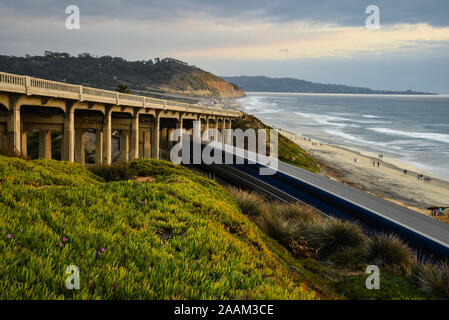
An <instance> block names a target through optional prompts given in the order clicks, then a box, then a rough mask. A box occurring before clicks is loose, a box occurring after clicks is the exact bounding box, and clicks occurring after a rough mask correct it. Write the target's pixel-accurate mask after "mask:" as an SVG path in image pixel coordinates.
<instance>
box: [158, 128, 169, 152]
mask: <svg viewBox="0 0 449 320" xmlns="http://www.w3.org/2000/svg"><path fill="white" fill-rule="evenodd" d="M160 131H161V142H160V147H161V148H162V149H164V150H165V149H167V148H168V145H167V140H168V139H167V131H168V129H167V128H166V127H163V128H161V130H160Z"/></svg>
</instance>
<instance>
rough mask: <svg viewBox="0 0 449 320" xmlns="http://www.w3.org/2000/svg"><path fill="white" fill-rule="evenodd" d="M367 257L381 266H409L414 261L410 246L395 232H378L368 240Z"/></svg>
mask: <svg viewBox="0 0 449 320" xmlns="http://www.w3.org/2000/svg"><path fill="white" fill-rule="evenodd" d="M367 258H368V261H369V262H370V263H374V264H376V265H379V266H403V267H405V266H407V265H409V263H410V262H411V261H412V258H413V254H412V251H411V250H410V248H409V247H408V246H407V245H406V244H405V243H404V242H402V240H401V239H400V238H399V237H398V236H396V235H394V234H386V233H378V234H375V235H374V236H373V237H372V238H371V239H370V241H369V242H368V247H367Z"/></svg>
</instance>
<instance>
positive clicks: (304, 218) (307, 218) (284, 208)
mask: <svg viewBox="0 0 449 320" xmlns="http://www.w3.org/2000/svg"><path fill="white" fill-rule="evenodd" d="M272 207H274V208H275V209H276V210H277V211H278V212H279V214H280V215H282V216H283V217H284V218H285V219H287V220H292V221H297V222H310V223H311V222H316V221H318V220H320V216H319V213H318V212H317V211H316V210H314V209H312V208H310V207H307V206H305V205H302V204H299V203H288V204H279V203H276V204H273V205H272Z"/></svg>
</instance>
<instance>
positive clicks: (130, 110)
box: [0, 72, 241, 164]
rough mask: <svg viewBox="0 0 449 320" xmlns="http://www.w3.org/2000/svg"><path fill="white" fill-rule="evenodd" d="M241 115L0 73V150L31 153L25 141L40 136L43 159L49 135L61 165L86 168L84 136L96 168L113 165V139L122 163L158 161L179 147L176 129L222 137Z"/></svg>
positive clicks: (233, 112) (47, 148) (47, 152)
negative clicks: (54, 135) (91, 142)
mask: <svg viewBox="0 0 449 320" xmlns="http://www.w3.org/2000/svg"><path fill="white" fill-rule="evenodd" d="M240 116H241V113H240V112H239V111H234V110H225V109H222V108H210V107H205V106H199V105H191V104H187V103H181V102H175V101H168V100H162V99H155V98H150V97H145V96H138V95H132V94H125V93H119V92H116V91H108V90H101V89H96V88H90V87H85V86H81V85H73V84H67V83H63V82H56V81H49V80H43V79H37V78H32V77H29V76H21V75H16V74H9V73H3V72H0V147H2V146H7V147H9V148H13V149H15V150H18V151H21V152H22V153H25V154H26V153H27V136H28V133H29V132H31V131H35V130H38V131H39V158H44V159H48V158H51V157H52V154H51V149H52V148H51V143H52V140H51V132H52V131H56V132H60V133H61V137H62V139H61V140H62V141H61V159H62V160H66V161H72V162H73V161H76V162H79V163H81V164H85V133H86V132H87V131H89V132H91V133H95V136H96V139H95V145H96V148H95V163H96V164H110V163H111V162H112V134H113V133H115V134H118V135H119V139H120V143H119V145H120V147H119V149H120V160H121V161H130V160H133V159H135V158H139V157H140V158H150V157H151V158H156V159H159V158H160V157H161V156H163V155H164V152H166V151H168V150H169V148H170V146H171V145H172V144H173V143H175V142H170V141H169V139H168V138H169V135H170V134H171V132H172V130H173V129H175V128H184V129H185V130H187V131H188V132H190V133H191V132H192V129H193V125H194V121H199V122H196V124H197V125H198V124H199V125H200V126H201V130H202V131H203V130H207V129H209V128H215V129H219V130H221V132H222V133H223V134H222V136H223V139H224V136H225V135H224V131H225V129H229V128H231V122H232V121H233V120H235V119H236V118H238V117H240Z"/></svg>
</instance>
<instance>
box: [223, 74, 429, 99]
mask: <svg viewBox="0 0 449 320" xmlns="http://www.w3.org/2000/svg"><path fill="white" fill-rule="evenodd" d="M222 78H223V79H225V80H226V81H229V82H232V83H236V84H237V85H239V86H240V87H241V88H242V90H244V91H247V92H304V93H356V94H418V95H420V94H434V93H427V92H417V91H411V90H407V91H387V90H372V89H368V88H361V87H350V86H346V85H341V84H323V83H315V82H310V81H305V80H300V79H294V78H269V77H263V76H256V77H250V76H239V77H222Z"/></svg>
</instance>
